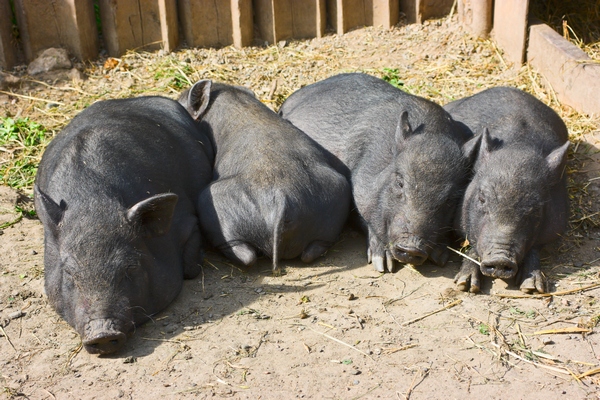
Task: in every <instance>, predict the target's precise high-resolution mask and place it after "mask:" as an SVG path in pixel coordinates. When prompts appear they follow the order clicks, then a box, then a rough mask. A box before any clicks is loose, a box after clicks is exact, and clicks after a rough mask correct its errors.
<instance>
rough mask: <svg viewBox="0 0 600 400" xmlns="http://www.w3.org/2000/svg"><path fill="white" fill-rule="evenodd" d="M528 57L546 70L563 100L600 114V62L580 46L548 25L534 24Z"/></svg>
mask: <svg viewBox="0 0 600 400" xmlns="http://www.w3.org/2000/svg"><path fill="white" fill-rule="evenodd" d="M527 61H528V62H529V63H530V64H531V65H532V66H534V67H535V68H536V69H538V70H540V71H543V76H544V78H545V79H544V80H545V81H546V83H547V84H548V86H549V87H551V88H552V91H553V92H554V93H556V96H557V97H558V99H559V100H560V101H562V102H565V103H567V104H569V105H570V106H572V107H574V108H576V109H577V110H579V111H583V112H585V113H589V114H596V115H600V96H598V93H599V92H600V65H599V64H594V63H593V62H592V60H591V59H590V57H589V56H588V55H587V54H586V53H585V52H584V51H583V50H581V49H580V48H579V47H577V46H575V45H574V44H572V43H570V42H569V41H567V40H565V39H564V38H563V37H562V36H560V35H559V34H558V33H556V31H554V29H552V28H550V27H549V26H548V25H546V24H541V23H538V24H533V25H531V27H530V28H529V46H528V47H527ZM586 61H587V62H586Z"/></svg>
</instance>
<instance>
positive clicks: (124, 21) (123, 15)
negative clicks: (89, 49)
mask: <svg viewBox="0 0 600 400" xmlns="http://www.w3.org/2000/svg"><path fill="white" fill-rule="evenodd" d="M99 4H100V19H101V20H102V34H103V36H104V41H105V44H106V47H107V50H108V54H109V55H111V56H114V57H117V56H120V55H121V54H123V53H125V52H126V51H127V50H132V49H139V50H156V49H160V48H164V49H165V50H166V51H173V50H174V49H175V47H177V45H178V42H179V35H178V27H177V4H176V1H175V0H134V1H114V0H100V1H99Z"/></svg>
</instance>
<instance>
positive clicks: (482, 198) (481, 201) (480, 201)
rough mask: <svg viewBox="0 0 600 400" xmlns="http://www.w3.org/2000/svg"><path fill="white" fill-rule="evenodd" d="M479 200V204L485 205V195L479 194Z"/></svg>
mask: <svg viewBox="0 0 600 400" xmlns="http://www.w3.org/2000/svg"><path fill="white" fill-rule="evenodd" d="M477 199H478V200H479V204H481V205H483V204H485V196H484V195H483V193H481V192H479V197H478V198H477Z"/></svg>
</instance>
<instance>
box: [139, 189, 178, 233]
mask: <svg viewBox="0 0 600 400" xmlns="http://www.w3.org/2000/svg"><path fill="white" fill-rule="evenodd" d="M176 204H177V195H176V194H174V193H163V194H157V195H155V196H152V197H149V198H147V199H145V200H142V201H140V202H139V203H137V204H135V205H133V206H132V207H131V208H130V209H129V210H127V219H128V220H129V221H131V222H132V223H136V224H139V225H140V226H141V228H142V234H143V235H144V236H146V237H156V236H162V235H164V234H166V233H167V232H168V231H169V229H170V228H171V220H172V219H173V213H174V211H175V205H176Z"/></svg>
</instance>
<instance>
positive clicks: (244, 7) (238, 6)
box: [231, 0, 254, 48]
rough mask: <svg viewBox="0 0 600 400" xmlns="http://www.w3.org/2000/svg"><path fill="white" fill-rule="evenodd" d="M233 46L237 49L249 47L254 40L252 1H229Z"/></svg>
mask: <svg viewBox="0 0 600 400" xmlns="http://www.w3.org/2000/svg"><path fill="white" fill-rule="evenodd" d="M231 19H232V26H231V29H232V35H233V45H234V46H235V47H237V48H241V47H244V46H249V45H251V44H252V41H253V39H254V20H253V16H252V0H231Z"/></svg>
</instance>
